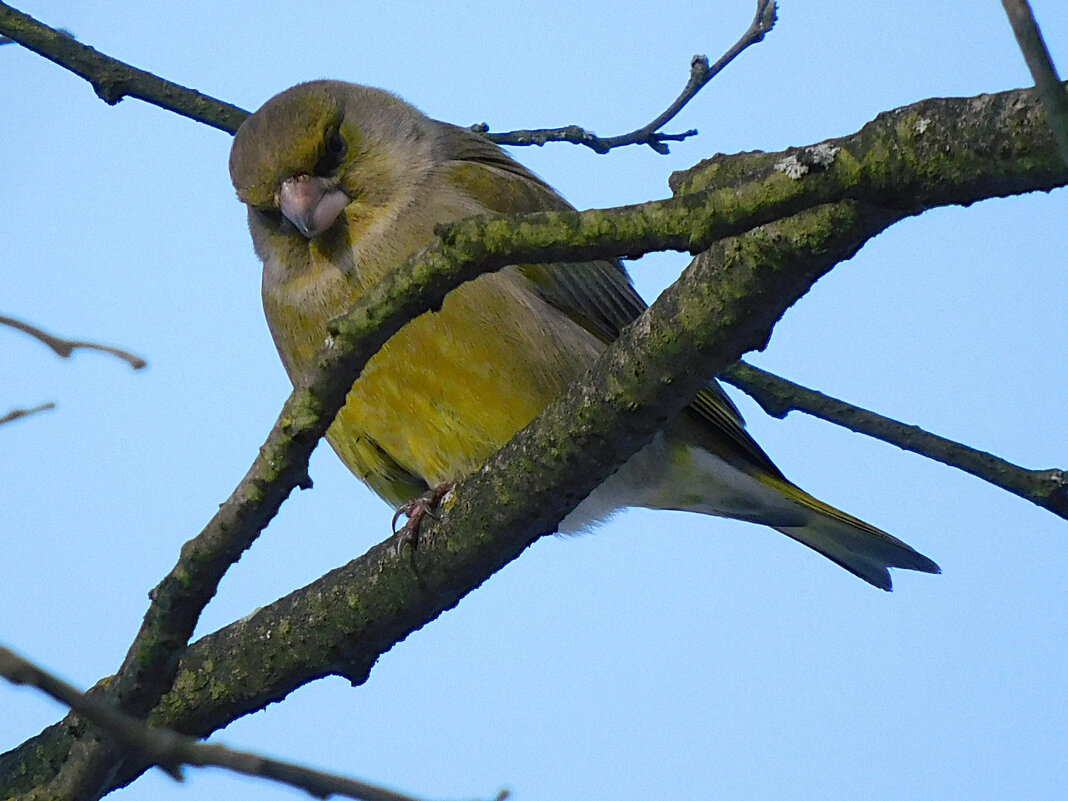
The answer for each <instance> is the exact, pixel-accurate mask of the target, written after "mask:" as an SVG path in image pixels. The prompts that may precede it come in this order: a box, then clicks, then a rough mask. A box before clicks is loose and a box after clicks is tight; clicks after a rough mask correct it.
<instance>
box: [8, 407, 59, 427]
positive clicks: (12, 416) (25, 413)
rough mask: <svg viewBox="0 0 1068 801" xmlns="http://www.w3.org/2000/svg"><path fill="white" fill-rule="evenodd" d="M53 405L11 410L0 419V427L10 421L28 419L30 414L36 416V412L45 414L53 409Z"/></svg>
mask: <svg viewBox="0 0 1068 801" xmlns="http://www.w3.org/2000/svg"><path fill="white" fill-rule="evenodd" d="M55 408H56V404H54V403H51V402H49V403H42V404H41V405H39V406H33V407H31V408H29V409H12V410H11V411H10V412H8V413H7V414H5V415H4V416H3V417H0V426H2V425H3V424H4V423H10V422H11V421H12V420H19V419H21V418H23V417H29V416H30V415H31V414H37V413H38V412H45V411H48V410H49V409H55Z"/></svg>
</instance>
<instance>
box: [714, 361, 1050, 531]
mask: <svg viewBox="0 0 1068 801" xmlns="http://www.w3.org/2000/svg"><path fill="white" fill-rule="evenodd" d="M720 377H721V378H722V379H723V380H724V381H727V382H728V383H730V384H733V385H734V386H736V387H738V388H739V389H740V390H742V391H743V392H745V393H746V394H748V395H750V396H751V397H752V398H753V399H754V400H755V401H756V402H757V403H759V404H760V406H761V407H762V408H763V409H764V411H766V412H767V413H768V414H770V415H772V416H773V417H780V418H781V417H786V415H787V414H788V413H789V412H791V411H799V412H804V413H805V414H810V415H812V416H813V417H819V418H820V419H822V420H827V421H828V422H831V423H835V424H836V425H840V426H844V427H845V428H848V429H849V430H850V431H856V432H857V433H859V434H865V435H867V436H869V437H874V438H876V439H880V440H882V441H883V442H889V443H890V444H891V445H896V446H897V447H899V448H902V449H904V450H907V451H912V452H913V453H918V454H920V455H921V456H926V457H927V458H928V459H934V460H935V461H936V462H941V463H942V464H946V465H949V466H950V467H955V468H957V469H958V470H963V471H964V472H966V473H971V474H972V475H973V476H977V477H978V478H981V479H983V480H984V481H989V482H990V483H991V484H993V485H995V486H997V487H1001V488H1002V489H1004V490H1008V491H1009V492H1011V493H1013V494H1014V495H1019V496H1020V497H1021V498H1024V499H1025V500H1028V501H1031V503H1033V504H1035V505H1037V506H1041V507H1042V508H1043V509H1046V510H1048V511H1050V512H1052V513H1053V514H1055V515H1057V516H1058V517H1061V518H1064V519H1065V520H1068V471H1065V470H1058V469H1051V470H1029V469H1028V468H1026V467H1020V466H1018V465H1015V464H1012V462H1007V461H1005V460H1004V459H1001V458H998V457H997V456H993V455H992V454H989V453H986V452H985V451H980V450H978V449H976V448H971V447H969V446H967V445H962V444H961V443H959V442H954V441H953V440H950V439H946V438H945V437H940V436H938V435H937V434H932V433H930V432H929V431H924V430H923V429H922V428H919V427H918V426H913V425H907V424H905V423H900V422H898V421H897V420H892V419H890V418H889V417H883V416H882V415H881V414H876V413H875V412H870V411H868V410H867V409H861V408H860V407H859V406H853V405H852V404H850V403H846V402H845V401H841V400H838V399H837V398H832V397H830V396H828V395H824V394H823V393H822V392H816V391H815V390H812V389H808V388H807V387H803V386H801V385H800V384H795V383H793V382H792V381H787V380H786V379H785V378H780V377H779V376H777V375H774V374H772V373H768V372H766V371H764V370H761V369H759V368H757V367H753V366H752V365H750V364H746V363H745V362H738V363H737V364H734V365H731V366H730V367H728V368H727V369H726V370H725V371H723V372H722V373H720Z"/></svg>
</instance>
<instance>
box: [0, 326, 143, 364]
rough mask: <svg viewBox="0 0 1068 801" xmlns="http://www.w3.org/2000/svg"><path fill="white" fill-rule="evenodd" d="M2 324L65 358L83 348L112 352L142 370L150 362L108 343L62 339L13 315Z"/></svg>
mask: <svg viewBox="0 0 1068 801" xmlns="http://www.w3.org/2000/svg"><path fill="white" fill-rule="evenodd" d="M0 325H6V326H8V327H9V328H14V329H15V330H17V331H22V332H23V333H25V334H29V335H30V336H31V337H33V338H34V339H36V340H39V341H40V342H43V343H44V344H46V345H47V346H48V347H50V348H51V349H52V350H53V352H54V353H55V354H56V355H57V356H59V357H61V358H63V359H69V358H70V357H71V355H72V354H73V353H74V351H75V350H78V349H82V350H97V351H100V352H101V353H110V354H111V355H112V356H115V357H116V358H119V359H122V360H123V361H124V362H126V363H127V364H129V365H130V366H131V367H132V368H133V369H135V370H140V369H141V368H143V367H145V366H146V365H147V364H148V362H146V361H145V360H144V359H142V358H141V357H140V356H134V355H133V354H132V353H128V352H127V351H124V350H119V349H118V348H112V347H109V346H108V345H98V344H96V343H95V342H84V341H82V340H78V339H62V338H60V337H57V336H53V335H52V334H49V333H48V332H47V331H42V330H41V329H40V328H37V327H36V326H33V325H30V324H29V323H24V322H23V321H22V320H16V319H15V318H13V317H3V316H0Z"/></svg>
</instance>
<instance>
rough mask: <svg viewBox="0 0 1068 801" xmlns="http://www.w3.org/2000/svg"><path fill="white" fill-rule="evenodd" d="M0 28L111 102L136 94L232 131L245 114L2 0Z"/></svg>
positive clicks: (243, 111)
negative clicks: (100, 49)
mask: <svg viewBox="0 0 1068 801" xmlns="http://www.w3.org/2000/svg"><path fill="white" fill-rule="evenodd" d="M0 34H3V35H5V36H7V37H8V38H10V39H12V40H14V41H16V42H18V43H19V44H21V45H22V46H23V47H26V48H29V49H30V50H33V51H34V52H35V53H38V54H40V55H42V56H44V57H45V58H47V59H48V60H49V61H53V62H55V63H56V64H58V65H59V66H61V67H63V68H64V69H67V70H70V71H71V72H73V73H74V74H75V75H79V76H81V77H82V78H85V80H87V81H89V83H91V84H92V85H93V90H94V91H95V92H96V94H97V96H98V97H99V98H100V99H101V100H103V101H104V102H105V103H108V104H109V105H115V104H116V103H118V102H119V101H120V100H122V99H123V98H124V97H136V98H138V99H140V100H144V101H146V102H148V103H152V104H154V105H157V106H159V107H160V108H165V109H167V110H169V111H173V112H175V113H176V114H181V115H182V116H184V117H189V118H190V119H192V120H196V121H197V122H202V123H204V124H205V125H210V126H212V127H213V128H219V129H220V130H223V131H227V132H229V133H233V132H234V131H236V130H237V127H238V126H239V125H240V124H241V122H242V121H243V120H244V119H245V117H247V116H248V112H247V111H245V110H244V109H240V108H238V107H237V106H231V105H230V104H229V103H224V102H222V101H221V100H216V99H215V98H214V97H210V96H208V95H205V94H201V93H200V92H197V91H194V90H193V89H187V88H186V87H184V86H179V85H178V84H176V83H171V82H170V81H165V80H163V79H162V78H158V77H157V76H155V75H153V74H152V73H150V72H145V71H144V70H139V69H136V68H135V67H131V66H130V65H128V64H124V63H123V62H121V61H119V60H117V59H114V58H111V57H110V56H105V55H104V54H103V53H100V52H97V51H96V50H94V49H93V48H91V47H86V46H85V45H83V44H80V43H79V42H77V41H76V40H75V39H74V37H72V36H71V35H70V34H68V33H66V32H63V31H60V30H56V29H54V28H50V27H48V26H47V25H45V24H43V23H41V22H38V21H37V20H35V19H34V18H33V17H31V16H29V15H28V14H23V13H22V12H21V11H19V10H17V9H14V8H12V7H11V6H9V5H7V4H6V3H0Z"/></svg>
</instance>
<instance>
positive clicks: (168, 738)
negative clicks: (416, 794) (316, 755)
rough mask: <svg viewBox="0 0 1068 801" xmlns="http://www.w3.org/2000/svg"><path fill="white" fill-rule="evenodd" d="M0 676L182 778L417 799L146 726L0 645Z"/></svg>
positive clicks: (323, 794) (384, 800)
mask: <svg viewBox="0 0 1068 801" xmlns="http://www.w3.org/2000/svg"><path fill="white" fill-rule="evenodd" d="M0 676H3V677H4V678H6V679H7V680H8V681H10V682H11V683H12V684H23V685H27V686H30V687H35V688H37V689H38V690H40V691H41V692H43V693H45V694H46V695H49V696H51V697H52V698H54V699H55V700H57V701H59V702H60V703H62V704H66V705H67V706H69V707H70V708H71V709H72V710H73V711H75V712H77V713H78V714H79V715H80V716H81V717H82V718H84V719H85V720H89V721H92V722H93V723H95V724H96V725H98V726H100V727H101V728H102V729H104V730H105V731H107V732H108V733H109V734H110V735H111V736H113V737H115V738H116V739H117V740H119V741H120V742H122V743H123V744H124V745H125V746H126V747H127V748H129V749H131V750H132V751H134V752H135V753H138V754H141V755H142V756H143V757H144V758H145V759H146V760H147V761H148V762H149V763H151V764H152V765H156V766H158V767H160V768H161V769H162V770H164V771H166V773H167V774H168V775H170V777H171V778H172V779H175V780H176V781H182V780H183V776H182V766H183V765H193V766H196V767H217V768H226V769H227V770H230V771H233V772H234V773H242V774H245V775H246V776H257V777H261V778H265V779H273V780H274V781H277V782H280V783H282V784H288V785H290V786H291V787H295V788H297V789H298V790H305V791H307V793H308V794H309V795H312V796H314V797H315V798H328V797H329V796H331V795H343V796H345V797H347V798H355V799H357V801H418V799H415V798H412V797H411V796H407V795H401V794H400V793H395V792H393V791H392V790H387V789H385V788H383V787H378V786H376V785H373V784H367V783H366V782H361V781H357V780H356V779H349V778H347V777H345V776H337V775H334V774H330V773H323V772H322V771H318V770H312V769H311V768H305V767H303V766H301V765H294V764H293V763H290V762H283V761H282V760H278V759H272V758H270V757H265V756H260V755H259V754H251V753H249V752H247V751H235V750H234V749H232V748H227V747H226V746H224V745H219V744H218V743H213V744H210V745H208V744H204V743H198V742H197V741H196V739H195V738H193V737H186V736H183V735H181V734H178V733H177V732H174V731H172V730H170V729H160V728H156V727H153V726H149V725H148V724H147V723H145V722H144V721H143V720H139V719H137V718H133V717H130V716H129V715H127V714H124V713H123V712H121V711H119V709H118V708H117V707H116V706H115V705H114V704H112V703H109V702H108V701H106V700H104V699H102V698H100V697H98V696H90V695H86V694H85V693H83V692H81V691H80V690H78V688H77V687H75V686H73V685H71V684H68V683H67V682H65V681H63V680H62V679H59V678H57V677H56V676H54V675H52V674H51V673H49V672H48V671H46V670H43V669H42V668H40V667H38V666H37V665H35V664H33V663H32V662H30V661H28V660H26V659H23V658H22V657H20V656H19V655H18V654H16V653H14V652H12V651H10V650H8V649H7V648H4V647H3V646H0Z"/></svg>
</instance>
